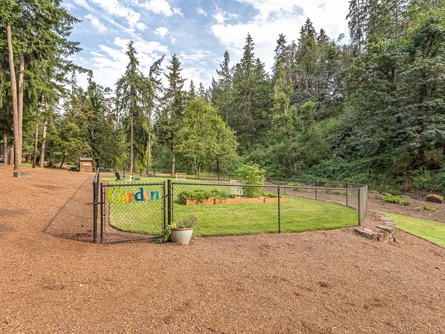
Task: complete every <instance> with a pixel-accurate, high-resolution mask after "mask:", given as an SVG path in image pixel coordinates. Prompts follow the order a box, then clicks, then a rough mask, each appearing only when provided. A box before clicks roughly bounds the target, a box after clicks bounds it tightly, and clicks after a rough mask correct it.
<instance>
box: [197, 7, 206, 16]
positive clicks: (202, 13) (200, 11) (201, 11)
mask: <svg viewBox="0 0 445 334" xmlns="http://www.w3.org/2000/svg"><path fill="white" fill-rule="evenodd" d="M196 11H197V12H198V14H200V15H204V16H207V13H206V12H205V11H204V10H203V9H202V8H200V7H198V8H196Z"/></svg>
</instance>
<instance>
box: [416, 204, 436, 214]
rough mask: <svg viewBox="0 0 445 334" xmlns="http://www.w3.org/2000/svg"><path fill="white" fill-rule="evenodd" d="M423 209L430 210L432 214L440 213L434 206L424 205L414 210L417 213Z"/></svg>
mask: <svg viewBox="0 0 445 334" xmlns="http://www.w3.org/2000/svg"><path fill="white" fill-rule="evenodd" d="M422 209H423V210H429V211H431V212H439V211H437V209H436V208H435V207H434V206H433V205H422V206H419V207H416V208H414V210H416V211H420V210H422Z"/></svg>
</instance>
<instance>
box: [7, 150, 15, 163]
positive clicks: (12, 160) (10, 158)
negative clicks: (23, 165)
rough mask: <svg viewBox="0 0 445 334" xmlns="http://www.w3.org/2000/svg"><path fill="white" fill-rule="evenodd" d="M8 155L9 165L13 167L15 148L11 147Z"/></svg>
mask: <svg viewBox="0 0 445 334" xmlns="http://www.w3.org/2000/svg"><path fill="white" fill-rule="evenodd" d="M8 154H9V159H8V163H9V166H12V165H14V146H13V145H11V146H10V147H9V150H8Z"/></svg>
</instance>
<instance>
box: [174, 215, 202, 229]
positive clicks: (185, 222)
mask: <svg viewBox="0 0 445 334" xmlns="http://www.w3.org/2000/svg"><path fill="white" fill-rule="evenodd" d="M197 221H198V218H196V216H188V217H187V218H185V219H181V220H179V221H178V222H177V223H176V228H191V227H195V226H196V224H197Z"/></svg>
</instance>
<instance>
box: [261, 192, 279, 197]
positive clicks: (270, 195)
mask: <svg viewBox="0 0 445 334" xmlns="http://www.w3.org/2000/svg"><path fill="white" fill-rule="evenodd" d="M263 196H264V197H268V198H278V194H275V193H264V194H263ZM281 197H282V196H281Z"/></svg>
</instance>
